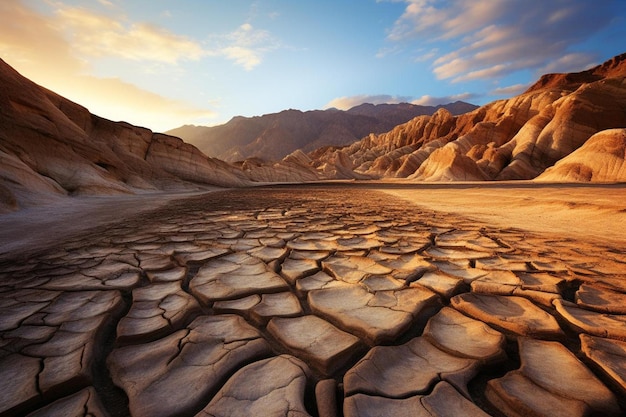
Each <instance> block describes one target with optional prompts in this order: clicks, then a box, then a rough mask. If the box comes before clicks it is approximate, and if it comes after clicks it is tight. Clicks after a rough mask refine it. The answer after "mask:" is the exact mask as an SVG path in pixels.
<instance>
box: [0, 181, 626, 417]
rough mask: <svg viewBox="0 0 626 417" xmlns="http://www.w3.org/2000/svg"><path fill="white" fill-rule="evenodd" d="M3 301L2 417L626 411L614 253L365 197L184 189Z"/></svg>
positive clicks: (66, 252)
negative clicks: (198, 192) (185, 194)
mask: <svg viewBox="0 0 626 417" xmlns="http://www.w3.org/2000/svg"><path fill="white" fill-rule="evenodd" d="M0 293H1V297H0V416H18V415H29V416H44V415H66V416H112V417H115V416H126V415H132V416H246V415H263V416H307V415H311V416H321V417H332V416H346V417H352V416H355V417H356V416H381V415H402V416H404V415H406V416H409V415H411V416H442V417H443V416H458V415H465V416H489V415H491V416H557V415H563V416H588V415H603V416H619V415H624V413H626V401H625V398H626V369H625V367H624V361H626V316H625V315H624V314H625V313H626V311H625V309H624V300H625V298H626V256H625V250H624V249H623V248H618V247H615V245H613V246H611V245H609V244H607V245H602V244H600V243H581V242H579V241H577V240H573V239H570V238H558V237H555V236H549V237H547V236H542V235H540V234H536V233H530V232H525V231H522V230H519V229H513V228H502V227H494V226H489V225H487V224H479V223H477V222H476V221H471V220H468V219H466V218H463V217H459V216H455V215H450V214H447V213H443V212H436V211H430V210H427V209H424V208H421V207H418V206H414V205H409V204H407V203H406V201H403V200H401V199H399V198H396V197H393V196H390V195H388V194H384V193H380V192H377V191H374V190H367V189H353V188H350V187H349V186H345V187H323V186H317V187H302V186H299V187H272V188H258V189H252V190H229V191H220V192H213V193H209V194H205V195H196V196H191V197H184V198H183V197H181V198H180V199H179V200H173V201H171V202H169V203H168V204H165V205H162V206H160V207H159V208H157V209H155V210H152V211H149V210H148V211H146V210H144V211H142V212H141V213H140V214H137V215H136V216H131V217H129V218H127V219H120V221H119V222H117V223H113V224H107V225H106V226H101V227H95V228H93V229H91V230H90V231H89V232H88V233H84V234H82V235H77V236H73V237H69V238H65V239H62V238H60V239H59V241H58V242H57V243H55V244H54V245H51V246H50V247H48V248H47V249H42V250H37V251H33V252H31V253H27V252H24V253H21V254H15V253H14V254H12V255H6V254H5V255H4V256H3V258H2V259H1V260H0Z"/></svg>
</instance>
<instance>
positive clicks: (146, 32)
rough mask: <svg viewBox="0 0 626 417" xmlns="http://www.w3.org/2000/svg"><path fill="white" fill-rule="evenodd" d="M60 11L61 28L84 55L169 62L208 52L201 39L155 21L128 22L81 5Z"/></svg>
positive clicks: (58, 10) (199, 56)
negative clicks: (170, 30)
mask: <svg viewBox="0 0 626 417" xmlns="http://www.w3.org/2000/svg"><path fill="white" fill-rule="evenodd" d="M56 15H57V18H58V25H59V28H61V30H62V31H63V32H64V33H65V34H66V36H67V37H68V38H69V41H70V43H71V44H72V45H73V46H74V47H75V48H76V49H77V50H78V51H79V52H80V53H81V54H82V55H86V56H92V57H102V56H107V57H120V58H124V59H130V60H136V61H156V62H165V63H169V64H176V63H177V62H178V61H181V60H198V59H200V58H201V57H202V56H203V55H205V51H203V48H202V46H201V45H200V44H199V43H198V42H195V41H193V40H191V39H189V38H186V37H184V36H180V35H177V34H175V33H172V32H169V31H167V30H165V29H163V28H160V27H157V26H154V25H151V24H147V23H130V24H128V23H127V24H124V19H122V18H113V17H109V16H106V15H102V14H96V13H93V12H91V11H89V10H86V9H83V8H77V7H64V6H62V7H60V8H59V9H57V11H56Z"/></svg>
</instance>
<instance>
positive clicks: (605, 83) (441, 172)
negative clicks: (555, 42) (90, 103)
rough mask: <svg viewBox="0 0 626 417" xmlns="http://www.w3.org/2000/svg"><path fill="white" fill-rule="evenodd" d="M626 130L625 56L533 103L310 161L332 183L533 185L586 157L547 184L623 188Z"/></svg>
mask: <svg viewBox="0 0 626 417" xmlns="http://www.w3.org/2000/svg"><path fill="white" fill-rule="evenodd" d="M625 127H626V54H622V55H619V56H616V57H615V58H613V59H611V60H609V61H607V62H606V63H604V64H602V65H600V66H598V67H595V68H592V69H590V70H587V71H583V72H580V73H574V74H549V75H546V76H543V77H542V78H541V79H540V80H539V81H538V82H537V83H535V84H534V85H533V86H532V87H531V88H529V89H528V90H527V91H526V92H525V93H523V94H521V95H519V96H517V97H513V98H511V99H508V100H499V101H495V102H492V103H490V104H487V105H485V106H482V107H480V108H478V109H476V110H474V111H472V112H469V113H465V114H461V115H458V116H454V115H452V114H451V113H449V112H447V111H446V110H444V109H440V110H438V111H437V112H436V113H435V114H433V115H432V116H418V117H416V118H415V119H413V120H411V121H409V122H407V123H405V124H402V125H399V126H397V127H395V128H394V129H392V130H391V131H389V132H387V133H384V134H380V135H376V134H370V135H369V136H366V137H365V138H363V139H361V140H360V141H358V142H356V143H354V144H352V145H350V146H345V147H340V148H324V149H320V150H317V151H315V152H313V153H311V156H312V158H313V166H315V167H316V168H317V169H318V170H319V171H320V172H321V173H323V174H324V175H326V176H328V177H333V176H335V177H338V178H346V177H351V178H393V177H400V178H410V179H413V180H416V181H466V180H482V179H486V180H516V179H525V180H529V179H534V178H536V177H538V176H539V175H541V174H542V173H543V172H544V171H546V169H548V168H550V167H552V166H553V165H554V164H555V163H557V162H558V161H561V160H563V159H564V158H566V157H567V156H568V155H570V154H572V152H574V151H576V150H577V149H579V148H581V147H582V148H583V149H581V150H580V153H578V152H577V153H576V154H575V155H572V159H571V160H563V161H562V163H561V164H559V165H560V167H559V168H558V169H555V170H551V171H550V172H547V173H546V175H545V176H543V177H541V179H546V180H559V181H572V180H573V181H623V180H624V173H623V172H624V168H623V163H624V162H623V161H624V156H623V152H621V153H620V149H623V139H620V138H623V136H620V135H623V134H620V133H619V132H620V131H614V130H612V129H623V128H625ZM605 130H606V132H604V133H600V132H603V131H605ZM595 134H598V135H599V136H598V137H597V138H594V140H593V141H590V142H589V145H588V146H583V145H585V144H586V143H587V141H589V139H590V138H591V137H592V136H593V135H595Z"/></svg>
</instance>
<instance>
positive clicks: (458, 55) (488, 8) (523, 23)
mask: <svg viewBox="0 0 626 417" xmlns="http://www.w3.org/2000/svg"><path fill="white" fill-rule="evenodd" d="M404 1H405V3H406V4H407V5H406V8H405V11H404V13H403V14H402V16H400V18H399V19H398V20H397V21H396V22H395V24H394V26H393V27H392V28H391V30H390V32H389V36H388V37H389V39H390V40H392V41H396V42H409V43H410V42H414V41H417V42H420V43H421V44H423V43H424V42H426V43H430V44H432V45H433V47H434V48H437V47H439V48H440V51H444V50H447V51H448V52H447V53H443V52H438V51H437V52H436V53H435V54H434V55H435V56H433V58H434V60H433V72H434V74H435V75H436V77H437V78H438V79H450V80H451V81H453V82H461V81H471V80H477V79H489V78H494V77H495V78H498V77H503V76H506V75H508V74H510V73H512V72H515V71H520V70H525V69H532V70H544V69H552V70H554V71H569V70H572V69H574V68H579V69H580V68H581V67H585V66H588V65H590V64H592V63H593V62H595V61H596V56H595V55H594V54H592V53H577V54H572V53H571V52H570V49H569V48H570V47H571V46H572V45H574V44H577V43H580V42H582V41H584V40H585V39H587V38H588V37H589V36H591V35H592V34H594V33H596V32H598V31H599V30H601V29H603V28H604V27H606V26H607V25H608V24H609V22H610V21H611V19H612V14H611V7H610V5H611V4H612V2H611V1H608V0H607V1H606V2H601V3H598V2H588V1H549V2H541V3H540V4H533V5H532V6H529V4H528V2H527V1H525V0H490V1H474V0H404ZM450 45H451V48H452V49H450ZM446 47H447V48H446ZM429 58H430V57H429Z"/></svg>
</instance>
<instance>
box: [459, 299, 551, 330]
mask: <svg viewBox="0 0 626 417" xmlns="http://www.w3.org/2000/svg"><path fill="white" fill-rule="evenodd" d="M557 302H558V300H557ZM450 304H451V306H452V307H454V308H456V309H457V310H459V311H461V312H462V313H465V314H468V315H470V316H471V317H473V318H475V319H477V320H480V321H483V322H485V323H487V324H489V325H492V326H494V327H495V328H497V329H500V330H502V331H504V332H510V333H513V334H515V335H519V336H533V337H538V338H548V339H554V338H559V337H561V336H562V335H563V331H562V330H561V328H560V327H559V325H558V323H557V322H556V320H555V318H554V317H553V316H551V315H550V314H548V313H546V312H545V311H544V310H542V309H540V308H539V307H537V306H535V305H534V304H533V303H532V302H530V301H528V300H527V299H525V298H521V297H515V296H511V297H506V296H498V295H483V294H476V293H468V294H461V295H457V296H456V297H454V298H452V299H451V300H450Z"/></svg>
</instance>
